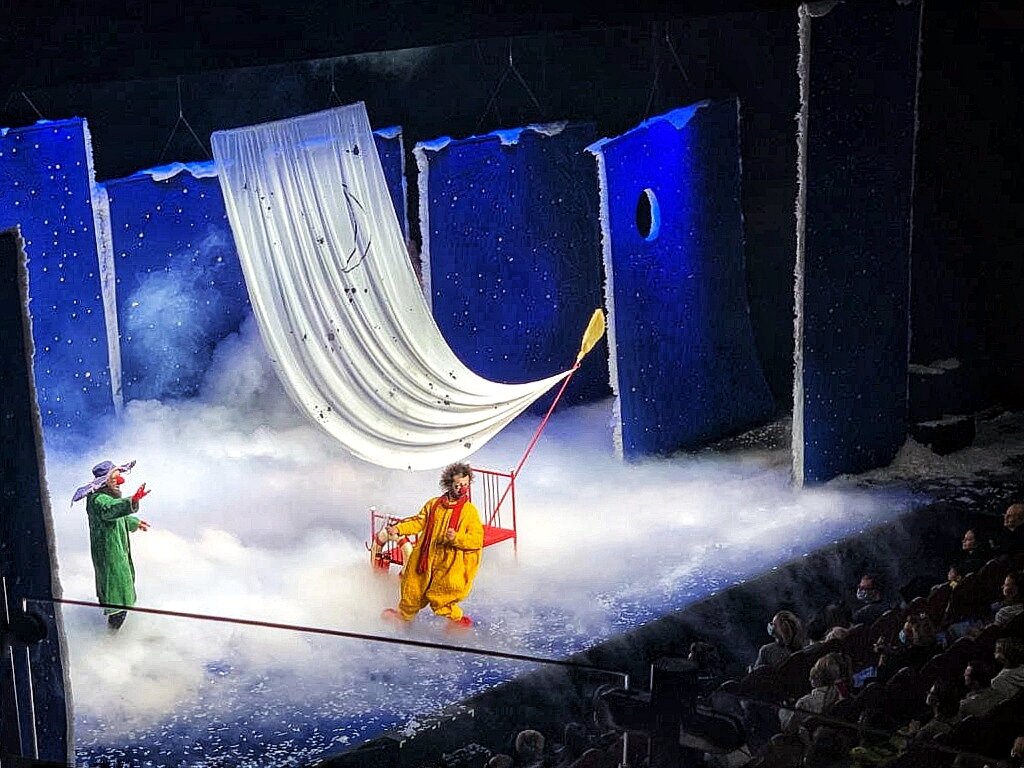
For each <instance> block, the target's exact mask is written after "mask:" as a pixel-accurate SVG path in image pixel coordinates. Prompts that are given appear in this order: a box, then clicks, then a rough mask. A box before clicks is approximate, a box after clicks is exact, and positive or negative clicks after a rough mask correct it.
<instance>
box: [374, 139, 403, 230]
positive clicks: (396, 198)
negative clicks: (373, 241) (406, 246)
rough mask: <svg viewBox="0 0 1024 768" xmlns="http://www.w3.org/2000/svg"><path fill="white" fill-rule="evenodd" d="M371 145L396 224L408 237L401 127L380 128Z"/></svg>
mask: <svg viewBox="0 0 1024 768" xmlns="http://www.w3.org/2000/svg"><path fill="white" fill-rule="evenodd" d="M373 143H374V144H376V145H377V154H378V155H380V164H381V167H382V168H383V169H384V179H385V180H386V181H387V183H388V191H389V192H390V193H391V202H392V203H394V204H395V213H397V214H398V224H399V226H400V227H401V228H402V234H403V235H405V237H406V239H408V237H409V212H408V210H406V205H407V201H408V191H407V190H408V187H407V185H406V183H405V142H404V141H403V140H402V129H401V127H398V126H395V127H391V128H381V129H379V130H376V131H374V132H373Z"/></svg>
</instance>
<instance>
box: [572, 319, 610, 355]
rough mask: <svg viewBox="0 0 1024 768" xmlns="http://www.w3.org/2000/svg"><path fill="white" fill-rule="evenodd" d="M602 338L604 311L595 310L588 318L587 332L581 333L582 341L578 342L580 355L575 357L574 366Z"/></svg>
mask: <svg viewBox="0 0 1024 768" xmlns="http://www.w3.org/2000/svg"><path fill="white" fill-rule="evenodd" d="M602 336H604V310H601V309H595V310H594V314H593V315H591V316H590V322H589V323H588V324H587V330H586V331H584V333H583V341H581V342H580V353H579V354H578V355H576V365H579V364H580V362H581V361H582V360H583V356H584V355H586V354H587V352H589V351H590V350H592V349H593V348H594V345H595V344H597V342H599V341H600V340H601V337H602Z"/></svg>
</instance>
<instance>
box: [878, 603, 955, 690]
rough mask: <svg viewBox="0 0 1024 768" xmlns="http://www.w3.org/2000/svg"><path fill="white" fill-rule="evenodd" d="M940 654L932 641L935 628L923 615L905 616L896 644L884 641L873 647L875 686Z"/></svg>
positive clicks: (934, 640)
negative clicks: (876, 657)
mask: <svg viewBox="0 0 1024 768" xmlns="http://www.w3.org/2000/svg"><path fill="white" fill-rule="evenodd" d="M940 650H941V648H940V647H939V644H938V642H936V639H935V626H934V625H933V624H932V622H931V619H929V618H928V615H927V614H924V613H917V614H911V615H909V616H907V619H906V621H905V622H904V623H903V629H901V630H900V633H899V636H898V639H897V642H896V643H894V644H892V645H890V644H888V643H886V642H885V639H884V638H879V639H878V641H877V642H876V643H875V651H876V652H877V653H878V654H879V656H878V665H877V666H878V682H880V683H884V682H886V681H887V680H888V679H889V678H890V677H892V676H893V675H894V674H896V672H898V671H899V670H900V669H902V668H903V667H919V666H921V665H923V664H924V663H925V662H926V661H928V659H930V658H931V657H932V656H934V655H935V654H936V653H938V652H939V651H940Z"/></svg>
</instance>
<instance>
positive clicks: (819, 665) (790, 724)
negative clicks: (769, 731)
mask: <svg viewBox="0 0 1024 768" xmlns="http://www.w3.org/2000/svg"><path fill="white" fill-rule="evenodd" d="M843 655H844V654H841V653H826V654H825V655H824V656H822V657H821V658H820V659H818V660H817V661H816V662H814V665H813V666H812V667H811V671H810V673H808V675H807V677H808V680H809V681H810V683H811V692H810V693H808V694H806V695H804V696H801V697H800V698H799V699H797V701H796V706H795V707H794V709H780V710H779V722H780V724H781V725H782V730H783V731H788V732H790V733H793V732H795V731H797V730H798V729H800V728H801V727H802V726H803V724H804V723H805V722H807V718H808V717H809V716H810V715H823V714H826V713H827V712H828V711H829V710H830V709H832V707H834V706H835V705H836V702H838V701H839V700H840V699H841V698H842V697H843V696H842V693H841V692H840V688H839V685H838V684H839V682H840V680H842V679H843V677H844V676H845V675H846V673H847V670H848V668H849V664H848V663H847V662H846V661H844V660H843V659H841V658H840V657H841V656H843ZM794 710H795V711H794ZM805 736H806V740H807V741H810V735H809V734H805Z"/></svg>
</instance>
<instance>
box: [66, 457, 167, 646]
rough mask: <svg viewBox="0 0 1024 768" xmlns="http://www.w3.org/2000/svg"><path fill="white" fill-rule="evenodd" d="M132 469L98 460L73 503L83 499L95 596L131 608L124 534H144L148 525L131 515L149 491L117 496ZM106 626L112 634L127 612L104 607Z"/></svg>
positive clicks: (131, 574)
mask: <svg viewBox="0 0 1024 768" xmlns="http://www.w3.org/2000/svg"><path fill="white" fill-rule="evenodd" d="M134 466H135V462H134V461H130V462H128V463H127V464H121V465H116V464H114V462H112V461H101V462H100V463H99V464H97V465H96V466H95V467H93V468H92V475H93V479H92V480H91V481H90V482H88V483H86V484H85V485H83V486H82V487H80V488H79V489H78V490H76V491H75V495H74V496H73V497H72V499H71V503H72V504H74V503H75V502H76V501H78V500H79V499H82V498H85V511H86V514H87V515H88V517H89V550H90V554H91V555H92V565H93V571H94V572H95V575H96V597H97V598H98V599H99V602H101V603H105V604H107V605H109V606H125V607H126V608H130V607H131V606H133V605H135V597H136V595H135V563H134V562H132V547H131V542H130V540H129V538H128V535H129V534H131V533H135V531H148V530H149V523H147V522H146V521H145V520H142V519H140V518H138V517H136V516H135V514H134V513H135V512H138V511H139V502H140V501H141V500H142V497H143V496H146V495H147V494H148V493H149V491H147V490H146V484H145V483H143V484H142V485H140V486H139V488H138V490H136V491H135V493H134V494H132V496H131V497H130V498H124V497H123V496H122V495H121V486H122V485H123V484H124V482H125V479H124V474H125V473H127V472H130V471H131V469H132V467H134ZM103 612H104V613H105V614H106V616H107V625H108V626H109V627H110V630H111V631H112V632H116V631H117V630H119V629H120V628H121V625H122V624H124V621H125V619H126V618H127V617H128V612H127V611H125V610H123V609H119V608H115V607H110V608H104V609H103Z"/></svg>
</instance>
